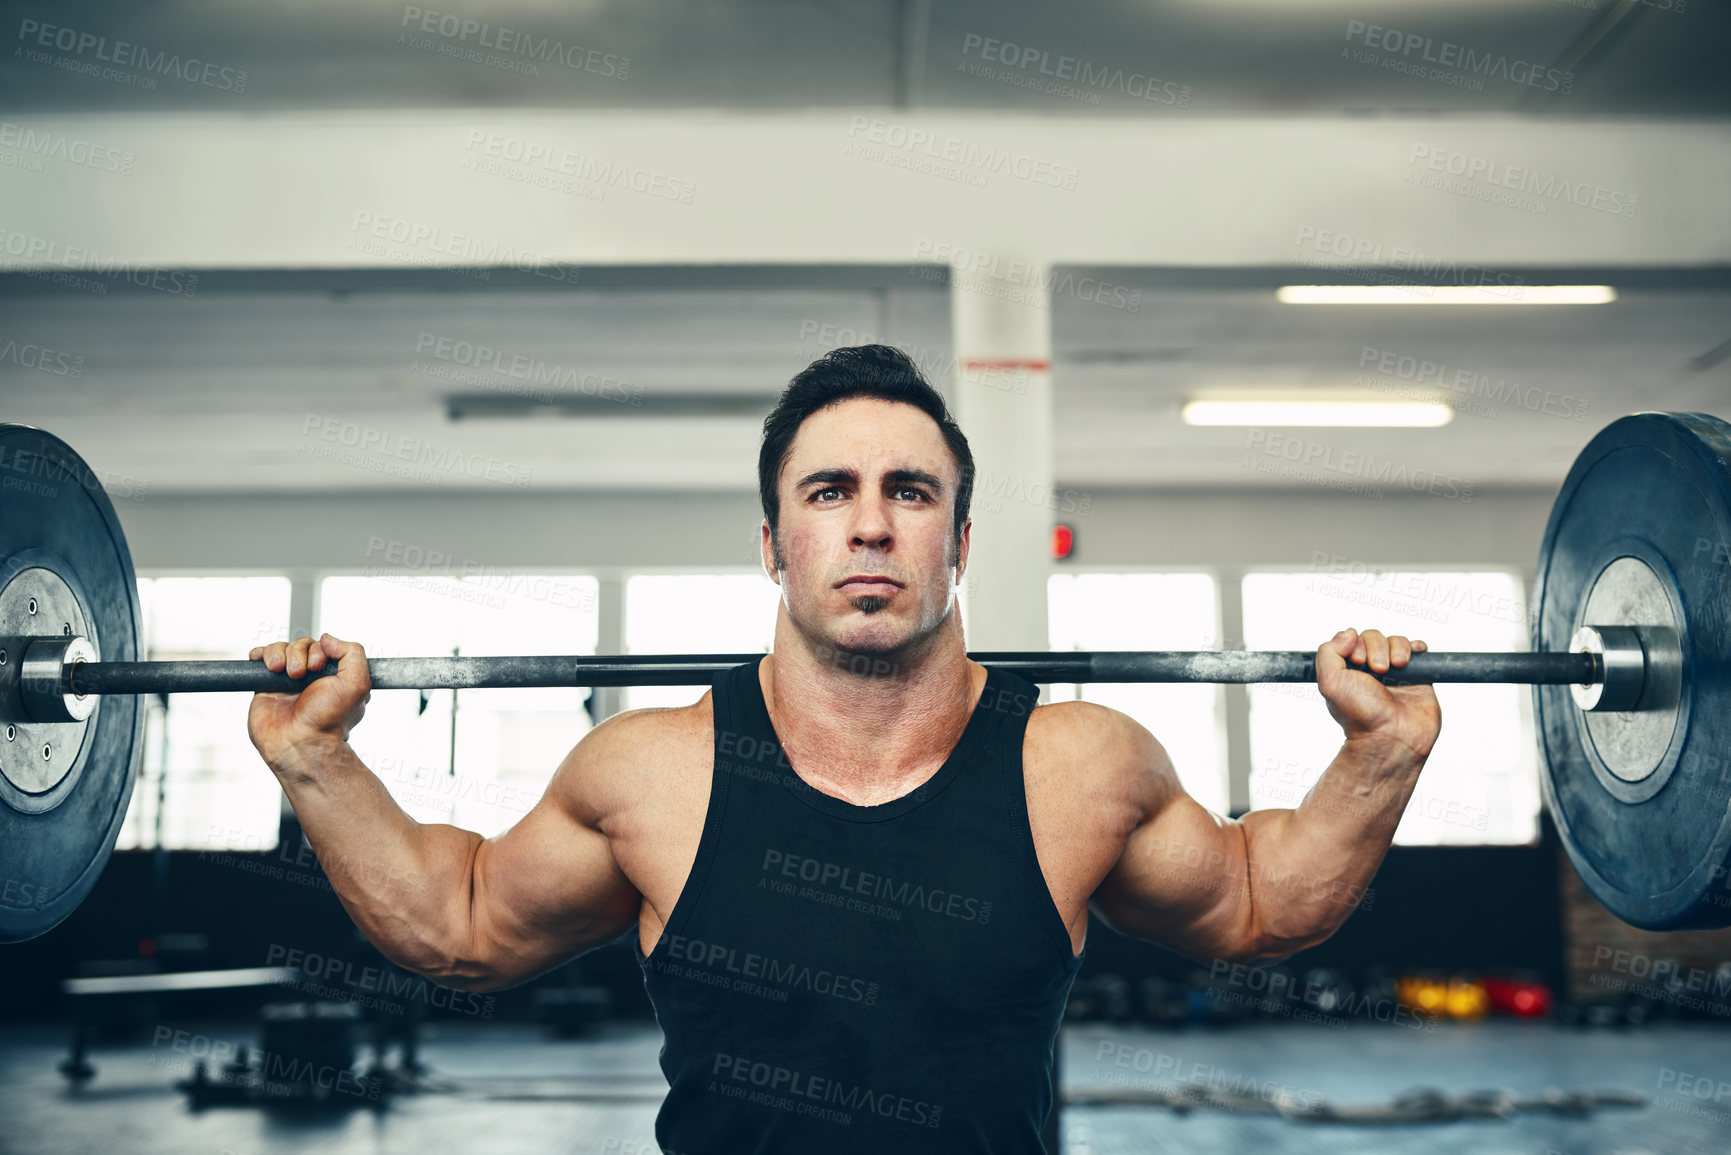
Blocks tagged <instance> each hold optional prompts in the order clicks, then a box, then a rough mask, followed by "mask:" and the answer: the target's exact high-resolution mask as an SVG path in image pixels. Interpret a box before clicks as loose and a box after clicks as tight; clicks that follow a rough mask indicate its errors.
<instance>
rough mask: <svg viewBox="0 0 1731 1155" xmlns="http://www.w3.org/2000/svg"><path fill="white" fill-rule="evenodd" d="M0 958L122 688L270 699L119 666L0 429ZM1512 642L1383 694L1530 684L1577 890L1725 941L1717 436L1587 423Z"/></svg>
mask: <svg viewBox="0 0 1731 1155" xmlns="http://www.w3.org/2000/svg"><path fill="white" fill-rule="evenodd" d="M0 491H3V492H4V493H5V495H6V497H5V507H4V510H5V512H4V514H3V515H0V735H3V737H0V942H16V941H19V940H22V939H26V938H30V937H32V936H34V935H38V934H41V933H42V932H44V931H46V930H48V929H50V928H51V927H53V926H55V925H56V924H57V923H59V922H60V921H61V920H62V919H64V918H65V917H66V916H67V915H68V914H70V913H71V912H72V910H73V909H75V908H76V907H77V905H78V903H79V902H80V901H81V900H82V899H83V898H84V896H85V895H86V894H87V893H88V892H89V891H90V889H91V887H92V886H93V885H95V882H96V879H97V877H98V875H99V874H100V873H101V871H102V868H103V866H104V864H105V863H106V862H107V860H108V857H109V855H110V853H111V852H112V851H113V848H114V842H115V839H116V837H117V836H118V834H119V832H120V826H121V823H122V821H123V820H124V818H125V816H126V808H127V803H128V801H129V800H130V798H131V795H132V786H133V782H134V780H135V778H136V776H137V768H138V763H139V758H140V740H141V736H142V726H143V714H142V711H141V710H140V709H139V704H138V698H137V695H140V694H146V693H172V694H180V693H198V692H220V691H252V692H259V691H268V692H294V691H296V690H298V689H300V688H302V687H304V686H305V685H307V684H309V683H310V682H311V681H313V680H314V679H316V678H318V677H324V676H328V675H329V674H330V673H332V672H334V669H335V665H334V664H333V665H331V666H327V667H326V669H324V670H322V671H320V672H318V673H316V674H309V675H307V676H306V677H303V678H300V679H290V678H288V677H287V676H286V675H285V674H272V673H270V672H269V671H268V670H266V669H265V668H264V666H263V664H262V663H260V662H220V661H218V662H145V661H140V660H138V659H139V657H140V654H139V619H140V615H139V602H138V586H137V582H136V579H135V576H134V573H133V568H132V558H131V555H130V553H129V551H128V549H127V546H126V539H125V537H124V535H123V534H122V532H121V528H120V523H119V521H118V519H117V518H116V517H115V513H114V507H113V505H112V504H111V503H110V501H109V499H108V496H107V494H106V493H105V492H104V491H103V488H102V485H101V483H100V482H99V480H98V479H97V476H96V474H95V473H94V472H93V471H92V470H91V469H90V467H89V466H88V465H86V464H85V463H84V461H83V460H82V459H80V458H79V456H78V455H77V454H76V453H74V452H73V450H72V449H71V447H69V446H68V445H66V443H65V442H63V441H61V440H59V439H58V438H56V437H54V436H52V435H51V434H48V433H46V432H43V431H42V430H39V429H34V428H31V427H29V426H23V425H4V424H0ZM1533 610H1534V613H1533V629H1532V650H1531V652H1525V653H1434V652H1427V653H1422V654H1415V655H1414V656H1413V657H1412V660H1411V661H1410V662H1409V663H1408V664H1407V665H1406V666H1405V667H1403V668H1402V669H1400V670H1390V671H1388V672H1387V673H1385V674H1382V675H1377V676H1379V677H1380V678H1381V679H1382V680H1383V681H1384V682H1388V683H1408V684H1410V683H1439V682H1506V683H1520V684H1529V685H1531V686H1532V687H1533V707H1534V718H1535V723H1536V726H1537V732H1538V737H1539V744H1540V747H1541V753H1542V755H1543V757H1542V759H1541V763H1542V780H1543V789H1544V798H1545V804H1546V806H1547V808H1548V809H1549V810H1550V813H1551V815H1552V818H1553V820H1554V821H1555V823H1556V827H1557V830H1558V832H1559V834H1560V837H1561V840H1562V842H1563V845H1564V847H1565V848H1566V850H1567V852H1568V855H1569V858H1570V860H1571V861H1572V862H1573V863H1574V865H1575V868H1576V869H1577V870H1578V871H1579V872H1580V874H1581V876H1582V878H1583V879H1584V880H1585V881H1586V883H1587V886H1588V887H1589V888H1590V889H1591V890H1592V892H1593V894H1594V895H1595V896H1597V897H1598V898H1599V900H1600V901H1602V902H1603V903H1604V904H1605V905H1606V907H1608V908H1609V909H1610V910H1611V911H1612V913H1614V914H1616V915H1617V916H1618V917H1619V918H1622V919H1624V920H1625V921H1627V922H1629V923H1632V924H1633V925H1635V926H1639V927H1644V928H1648V929H1685V928H1707V927H1718V926H1726V925H1731V889H1728V888H1727V868H1728V867H1731V741H1728V740H1731V671H1728V670H1727V663H1728V661H1731V425H1728V424H1727V423H1726V422H1724V421H1721V420H1719V419H1718V418H1716V417H1711V416H1708V415H1706V414H1698V413H1642V414H1636V415H1634V416H1630V417H1625V418H1622V419H1620V420H1618V421H1615V422H1613V423H1612V424H1611V425H1609V426H1607V427H1606V428H1605V429H1604V430H1602V431H1601V432H1600V433H1599V434H1598V435H1597V436H1595V437H1594V438H1593V439H1592V440H1591V441H1590V442H1589V443H1588V445H1587V446H1586V448H1585V449H1583V450H1582V452H1581V454H1580V456H1579V457H1578V458H1577V459H1576V460H1575V463H1574V465H1573V467H1572V468H1571V469H1570V471H1569V474H1568V477H1567V478H1566V479H1565V480H1564V482H1563V486H1562V489H1561V491H1560V492H1559V494H1558V496H1557V500H1556V503H1555V505H1554V506H1553V507H1552V510H1551V515H1550V519H1549V522H1548V523H1547V525H1546V527H1545V534H1544V539H1543V542H1542V544H1541V546H1540V551H1539V564H1538V580H1537V585H1536V588H1535V591H1534V603H1533ZM755 656H756V655H750V654H734V655H715V654H710V655H703V654H692V655H634V656H620V657H589V656H572V657H545V656H534V657H433V658H378V659H373V660H371V661H370V662H369V663H368V665H369V671H370V673H371V676H372V682H373V685H374V687H375V688H377V689H380V690H387V689H423V690H425V689H471V688H474V689H480V688H499V687H505V688H509V687H530V686H630V685H642V686H651V685H659V686H671V685H707V684H709V683H710V681H711V679H712V678H713V677H714V675H715V674H716V673H717V672H719V671H721V670H724V669H727V668H729V667H730V666H734V665H738V664H740V663H742V662H746V661H749V660H751V659H752V658H754V657H755ZM971 656H972V657H973V658H974V659H975V660H977V661H980V662H981V663H983V664H984V665H986V666H988V667H993V668H998V669H1003V670H1008V671H1010V672H1013V673H1016V674H1019V675H1021V676H1022V677H1024V678H1026V679H1028V680H1029V681H1032V682H1078V683H1079V682H1232V683H1261V682H1310V681H1313V680H1314V679H1315V676H1316V673H1315V656H1314V655H1313V654H1311V653H1309V652H1301V651H1293V652H1261V651H1231V650H1228V651H1197V652H1099V653H1002V654H999V653H988V654H973V655H971Z"/></svg>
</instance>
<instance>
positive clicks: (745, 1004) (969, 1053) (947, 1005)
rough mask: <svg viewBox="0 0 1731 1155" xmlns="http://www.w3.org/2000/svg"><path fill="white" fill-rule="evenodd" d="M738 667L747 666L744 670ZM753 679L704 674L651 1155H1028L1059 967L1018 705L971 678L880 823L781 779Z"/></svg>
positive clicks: (1042, 1094)
mask: <svg viewBox="0 0 1731 1155" xmlns="http://www.w3.org/2000/svg"><path fill="white" fill-rule="evenodd" d="M760 661H761V659H759V662H760ZM759 662H751V663H748V664H746V665H743V666H737V667H735V668H733V669H731V670H727V671H724V672H723V673H720V674H718V675H716V678H715V687H714V699H713V702H714V709H715V763H714V768H713V771H712V783H713V784H712V786H711V788H710V796H709V810H708V814H707V815H706V817H705V819H704V823H703V836H702V841H701V842H700V844H699V846H698V849H697V860H696V862H695V863H694V864H693V866H692V869H691V876H690V878H689V879H688V880H687V882H686V884H685V889H684V890H683V891H682V892H681V893H680V895H679V900H678V902H677V903H676V904H675V906H674V908H673V913H672V916H671V917H670V918H669V919H668V920H667V925H666V927H665V928H664V929H663V931H662V934H661V938H660V940H659V941H658V942H657V943H656V944H655V948H654V950H653V952H652V953H651V954H650V955H649V957H648V958H647V959H646V958H644V957H643V953H642V950H641V948H640V947H638V946H637V945H636V936H633V950H634V951H635V953H636V955H637V959H638V962H639V963H640V964H641V965H642V967H643V982H644V986H645V987H646V988H647V989H648V992H649V997H650V1000H651V1001H652V1002H653V1003H654V1005H655V1015H656V1019H657V1020H658V1021H659V1022H660V1024H661V1029H662V1031H663V1033H664V1035H665V1040H666V1041H665V1043H664V1045H663V1046H662V1049H661V1069H662V1071H663V1073H664V1074H665V1075H666V1076H667V1080H668V1083H669V1084H670V1088H671V1089H670V1090H669V1091H668V1094H667V1098H666V1100H665V1101H664V1102H663V1104H662V1107H661V1112H660V1115H659V1116H658V1117H657V1119H656V1123H655V1138H656V1139H657V1141H658V1142H659V1143H660V1144H661V1146H662V1148H663V1149H664V1150H665V1151H666V1152H668V1155H749V1153H753V1152H756V1153H761V1155H832V1153H837V1155H839V1153H848V1155H851V1153H861V1155H866V1153H869V1155H891V1153H894V1155H921V1153H925V1152H933V1153H936V1152H943V1153H944V1155H962V1153H964V1152H967V1153H977V1155H987V1153H988V1152H989V1153H991V1155H1033V1153H1037V1152H1040V1151H1042V1150H1043V1148H1042V1146H1041V1143H1040V1127H1041V1124H1042V1123H1043V1122H1044V1120H1045V1118H1046V1114H1047V1112H1048V1111H1049V1110H1051V1107H1052V1091H1051V1062H1052V1047H1053V1043H1054V1040H1055V1039H1056V1036H1057V1030H1058V1024H1059V1020H1060V1019H1061V1017H1062V1015H1063V1009H1064V1003H1065V1000H1066V999H1067V998H1068V996H1069V992H1070V985H1071V983H1072V982H1073V981H1074V979H1075V977H1076V971H1077V970H1078V969H1079V968H1080V966H1081V963H1082V958H1081V956H1077V955H1074V954H1072V952H1071V949H1070V934H1069V931H1068V930H1067V929H1066V928H1065V927H1064V924H1063V920H1062V919H1061V918H1060V916H1059V914H1058V910H1057V907H1056V905H1054V903H1053V901H1052V897H1051V893H1050V891H1049V890H1048V889H1047V887H1046V882H1045V879H1044V877H1043V876H1042V875H1041V873H1040V866H1039V861H1038V860H1037V859H1036V857H1035V855H1034V843H1033V837H1032V835H1031V834H1030V832H1029V828H1028V808H1027V799H1026V794H1025V792H1024V790H1023V784H1022V736H1023V734H1024V732H1025V731H1026V729H1027V725H1028V714H1029V712H1030V711H1031V710H1032V709H1033V707H1034V704H1035V702H1036V701H1037V698H1038V691H1037V690H1036V688H1035V687H1034V686H1033V685H1032V684H1031V683H1029V682H1027V681H1025V680H1023V679H1021V678H1019V677H1016V676H1015V675H1013V674H1005V673H1001V672H998V671H992V672H990V673H989V674H988V676H987V679H986V686H985V690H984V692H983V693H982V695H981V697H980V701H979V703H978V705H977V706H976V707H975V709H974V712H973V715H972V717H970V718H969V720H968V724H967V728H966V730H965V731H964V732H963V734H962V738H961V741H960V742H958V743H957V744H956V747H955V749H954V750H952V751H951V752H950V756H949V758H948V759H947V760H946V761H945V762H944V764H943V766H942V768H941V769H939V770H938V772H937V773H936V774H935V775H933V776H932V777H931V778H930V779H929V780H928V781H926V782H925V783H924V784H922V785H921V786H919V787H918V788H917V789H915V790H913V791H911V792H910V793H908V794H906V795H903V796H902V797H900V798H897V799H895V800H893V801H890V802H886V803H884V804H883V805H881V806H855V805H853V804H852V803H849V802H845V801H843V800H842V799H839V798H835V797H832V796H831V795H828V794H824V793H822V792H821V791H818V790H816V789H814V788H813V787H811V786H809V785H807V784H806V782H805V781H804V780H803V779H801V778H800V777H799V776H798V775H797V774H795V773H794V772H793V769H792V767H791V766H790V765H789V763H788V761H787V759H786V757H784V756H783V754H782V751H781V743H780V742H779V740H778V739H777V738H776V735H775V731H774V729H773V728H772V727H771V725H770V721H769V712H768V710H767V709H766V708H765V706H764V701H763V692H762V689H761V687H760V685H759V683H758V678H757V675H758V665H759Z"/></svg>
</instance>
